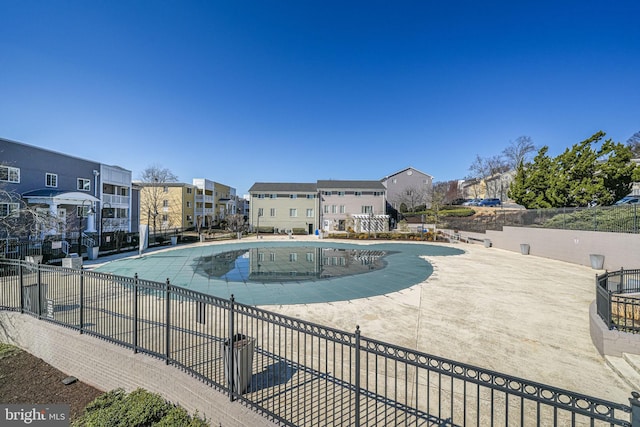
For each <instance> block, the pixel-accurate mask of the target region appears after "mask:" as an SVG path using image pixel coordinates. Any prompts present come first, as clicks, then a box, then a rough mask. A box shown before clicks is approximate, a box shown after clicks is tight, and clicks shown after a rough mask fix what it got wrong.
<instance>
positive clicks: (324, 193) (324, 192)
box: [322, 191, 331, 196]
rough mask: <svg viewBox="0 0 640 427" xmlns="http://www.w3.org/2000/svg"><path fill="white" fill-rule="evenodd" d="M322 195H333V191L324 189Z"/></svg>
mask: <svg viewBox="0 0 640 427" xmlns="http://www.w3.org/2000/svg"><path fill="white" fill-rule="evenodd" d="M322 195H323V196H330V195H331V191H323V192H322Z"/></svg>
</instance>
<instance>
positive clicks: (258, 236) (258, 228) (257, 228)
mask: <svg viewBox="0 0 640 427" xmlns="http://www.w3.org/2000/svg"><path fill="white" fill-rule="evenodd" d="M261 216H262V208H258V226H257V227H256V239H259V238H260V217H261Z"/></svg>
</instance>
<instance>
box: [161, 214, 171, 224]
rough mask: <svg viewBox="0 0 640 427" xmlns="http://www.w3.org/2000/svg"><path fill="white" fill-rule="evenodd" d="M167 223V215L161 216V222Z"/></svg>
mask: <svg viewBox="0 0 640 427" xmlns="http://www.w3.org/2000/svg"><path fill="white" fill-rule="evenodd" d="M167 221H169V215H167V214H164V215H162V222H167Z"/></svg>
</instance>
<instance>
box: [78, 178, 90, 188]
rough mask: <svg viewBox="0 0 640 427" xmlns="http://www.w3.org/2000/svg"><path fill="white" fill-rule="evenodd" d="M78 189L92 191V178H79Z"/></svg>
mask: <svg viewBox="0 0 640 427" xmlns="http://www.w3.org/2000/svg"><path fill="white" fill-rule="evenodd" d="M78 190H81V191H91V180H89V179H84V178H78Z"/></svg>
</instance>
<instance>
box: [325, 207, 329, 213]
mask: <svg viewBox="0 0 640 427" xmlns="http://www.w3.org/2000/svg"><path fill="white" fill-rule="evenodd" d="M324 213H326V214H328V213H329V205H324Z"/></svg>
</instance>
